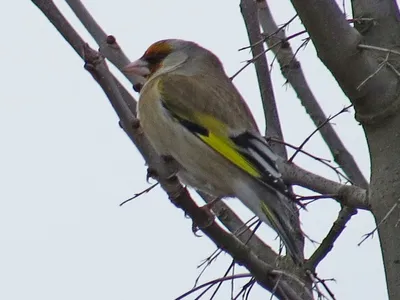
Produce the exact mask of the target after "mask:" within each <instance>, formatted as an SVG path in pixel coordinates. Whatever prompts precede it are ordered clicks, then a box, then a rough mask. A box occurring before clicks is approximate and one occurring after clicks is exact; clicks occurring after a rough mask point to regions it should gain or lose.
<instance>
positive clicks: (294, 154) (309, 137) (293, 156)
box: [288, 104, 353, 162]
mask: <svg viewBox="0 0 400 300" xmlns="http://www.w3.org/2000/svg"><path fill="white" fill-rule="evenodd" d="M352 106H353V104H350V105H348V106H346V107H344V108H342V109H341V110H340V111H339V112H338V113H336V114H334V115H333V116H331V117H329V118H327V119H326V120H325V122H323V123H322V124H320V125H319V126H318V127H317V128H316V129H315V130H314V131H313V132H312V133H311V134H310V135H309V136H308V137H307V138H306V139H305V140H304V141H303V142H302V143H301V144H300V146H299V148H298V149H297V150H296V151H295V152H294V153H293V155H292V156H291V157H290V158H289V159H288V162H292V161H293V159H294V158H295V157H296V155H297V154H298V153H299V152H300V150H301V149H302V148H303V147H304V146H305V144H307V142H308V141H309V140H310V139H311V137H312V136H313V135H314V134H316V133H317V132H318V131H319V130H320V129H321V128H322V127H324V126H325V125H326V124H327V123H328V122H330V121H332V120H333V119H334V118H336V117H337V116H339V115H340V114H342V113H344V112H347V110H348V109H349V108H350V107H352Z"/></svg>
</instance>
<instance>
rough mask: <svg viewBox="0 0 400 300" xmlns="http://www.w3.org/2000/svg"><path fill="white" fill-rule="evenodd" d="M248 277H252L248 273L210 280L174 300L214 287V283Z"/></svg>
mask: <svg viewBox="0 0 400 300" xmlns="http://www.w3.org/2000/svg"><path fill="white" fill-rule="evenodd" d="M248 277H253V275H252V274H249V273H246V274H236V275H234V276H225V277H223V278H217V279H213V280H210V281H208V282H206V283H203V284H202V285H199V286H197V287H195V288H193V289H191V290H190V291H187V292H186V293H184V294H182V295H180V296H179V297H177V298H175V300H181V299H183V298H185V297H187V296H189V295H191V294H193V293H194V292H196V291H198V290H200V289H202V288H204V287H206V286H209V285H214V284H215V283H218V282H223V281H227V280H231V279H232V278H234V279H238V278H248Z"/></svg>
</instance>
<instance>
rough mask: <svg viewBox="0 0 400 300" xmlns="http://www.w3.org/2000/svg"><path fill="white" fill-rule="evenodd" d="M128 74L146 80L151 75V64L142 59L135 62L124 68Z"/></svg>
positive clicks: (123, 70)
mask: <svg viewBox="0 0 400 300" xmlns="http://www.w3.org/2000/svg"><path fill="white" fill-rule="evenodd" d="M122 72H124V73H126V74H132V75H137V76H141V77H144V78H146V77H147V76H148V75H150V69H149V64H148V63H147V62H146V61H144V60H141V59H138V60H135V61H133V62H131V63H129V64H127V65H126V66H125V67H123V68H122Z"/></svg>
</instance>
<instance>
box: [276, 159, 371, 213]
mask: <svg viewBox="0 0 400 300" xmlns="http://www.w3.org/2000/svg"><path fill="white" fill-rule="evenodd" d="M278 164H279V170H280V171H281V172H282V175H283V179H284V180H285V182H288V183H290V184H293V185H299V186H302V187H305V188H307V189H310V190H313V191H315V192H317V193H320V194H332V195H338V196H337V197H336V198H335V199H336V200H337V201H338V202H339V203H341V204H342V205H346V206H350V207H352V208H360V209H365V210H370V206H369V203H368V197H367V192H366V190H364V189H362V188H360V187H357V186H355V185H344V184H341V183H338V182H335V181H332V180H329V179H327V178H324V177H322V176H319V175H316V174H314V173H311V172H309V171H307V170H305V169H303V168H301V167H299V166H297V165H295V164H293V163H288V162H284V161H283V160H281V161H278Z"/></svg>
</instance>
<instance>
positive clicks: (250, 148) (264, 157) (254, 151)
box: [158, 76, 288, 195]
mask: <svg viewBox="0 0 400 300" xmlns="http://www.w3.org/2000/svg"><path fill="white" fill-rule="evenodd" d="M171 77H174V76H169V77H166V78H163V77H161V78H160V79H159V83H158V89H159V91H160V95H161V102H162V105H163V107H164V108H165V109H166V111H167V112H168V113H169V114H170V116H171V117H172V118H173V119H174V120H175V121H176V122H178V123H180V124H181V125H182V126H184V127H185V128H186V129H187V130H188V131H189V132H191V133H192V134H193V135H195V136H196V137H197V138H199V139H200V140H202V141H203V142H204V143H205V144H206V145H207V146H209V147H211V148H212V149H213V150H214V151H216V152H218V153H219V154H220V155H222V156H223V157H225V158H226V159H227V160H229V161H230V162H231V163H233V164H234V165H236V166H237V167H238V168H240V169H241V170H243V171H244V172H246V173H247V174H249V175H250V176H252V177H254V178H256V179H258V180H259V181H260V182H261V183H263V184H264V185H266V186H267V187H269V188H272V189H273V190H277V191H279V192H280V193H282V194H284V195H288V190H287V187H286V185H285V184H284V182H283V180H282V179H281V175H280V173H279V171H278V169H277V167H276V163H275V161H276V159H277V156H276V155H275V154H274V153H273V152H272V150H271V149H270V147H269V146H268V144H267V142H266V141H265V140H264V138H263V137H261V136H260V135H259V134H258V133H257V132H255V131H252V130H251V128H252V127H251V123H252V119H250V120H246V118H247V116H246V114H247V112H241V111H240V105H241V104H238V103H236V102H235V101H233V102H229V101H228V102H227V101H225V104H226V105H231V107H230V109H231V110H232V109H233V110H234V111H235V113H236V112H237V115H236V118H233V119H230V117H231V114H229V116H228V114H226V113H224V112H225V111H226V107H225V108H224V107H221V109H219V111H218V113H215V110H213V109H211V107H215V104H217V103H220V102H221V99H220V98H219V97H218V95H220V93H214V92H213V91H212V90H211V89H202V88H199V87H198V84H196V81H195V80H193V79H190V78H189V79H187V77H186V76H179V77H180V78H179V82H177V81H176V82H174V81H171ZM174 79H176V78H174ZM173 83H174V84H173ZM228 92H229V91H228ZM234 92H236V90H234ZM172 95H173V96H172ZM227 96H228V95H227V94H225V95H224V97H227ZM189 97H191V98H190V99H189ZM193 97H194V98H193ZM239 97H240V96H239ZM211 103H212V105H210V104H211ZM244 105H245V104H244ZM246 107H247V106H246ZM238 118H239V120H238ZM235 122H236V123H235ZM232 123H233V124H234V125H236V128H238V127H239V126H238V124H237V123H240V124H239V125H243V126H242V128H243V129H242V130H240V131H235V130H233V131H232V127H231V124H232ZM246 123H248V124H247V127H248V128H246V127H245V126H244V125H246ZM249 124H250V125H249Z"/></svg>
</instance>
